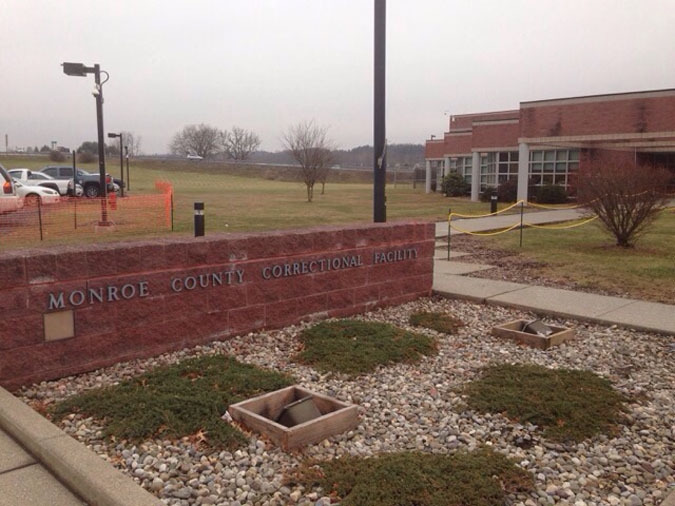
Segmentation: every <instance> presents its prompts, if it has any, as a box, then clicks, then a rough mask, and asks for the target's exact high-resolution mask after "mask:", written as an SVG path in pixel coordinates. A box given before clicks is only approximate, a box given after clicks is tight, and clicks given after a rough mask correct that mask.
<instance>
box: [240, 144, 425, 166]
mask: <svg viewBox="0 0 675 506" xmlns="http://www.w3.org/2000/svg"><path fill="white" fill-rule="evenodd" d="M334 154H335V164H336V165H340V166H342V167H364V168H365V167H372V165H373V147H372V146H358V147H355V148H352V149H336V150H335V151H334ZM248 161H250V162H254V163H278V164H294V163H295V161H294V160H293V159H292V158H291V157H290V156H289V155H288V153H286V152H285V151H275V152H271V151H257V152H255V153H253V154H252V155H251V157H250V159H249V160H248ZM416 163H418V164H420V166H422V165H424V145H422V144H389V145H388V146H387V165H388V166H389V167H394V166H395V165H396V164H399V165H400V166H401V168H404V167H405V166H406V165H407V166H408V167H409V168H410V169H412V168H413V167H414V166H415V164H416Z"/></svg>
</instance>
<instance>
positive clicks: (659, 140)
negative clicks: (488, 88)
mask: <svg viewBox="0 0 675 506" xmlns="http://www.w3.org/2000/svg"><path fill="white" fill-rule="evenodd" d="M448 126H449V128H448V132H446V133H445V135H444V137H443V141H439V140H433V141H427V144H426V150H425V158H427V159H436V160H438V159H441V158H445V157H456V156H464V155H466V154H467V153H471V152H472V151H482V150H483V151H497V150H502V149H501V148H515V147H516V146H518V144H519V143H521V142H523V143H530V144H533V145H532V146H531V148H532V149H536V146H534V144H537V143H541V145H542V146H545V148H544V149H546V148H550V147H551V146H553V147H555V146H558V144H556V140H557V138H562V139H561V140H560V142H561V143H564V144H560V145H559V146H562V147H569V148H577V149H604V150H624V151H631V152H633V151H634V150H633V148H634V147H637V148H639V149H638V151H639V150H640V149H644V150H651V151H658V150H659V148H663V147H664V146H666V147H668V148H672V147H673V145H674V144H675V135H673V132H675V90H657V91H646V92H634V93H623V94H611V95H598V96H590V97H573V98H563V99H553V100H541V101H535V102H521V104H520V109H519V110H513V111H497V112H488V113H478V114H461V115H455V116H451V117H450V121H449V125H448ZM460 133H461V136H460V135H459V134H460ZM453 134H457V135H453ZM649 134H656V135H655V136H654V138H651V137H650V136H649ZM570 138H572V139H570ZM542 139H543V140H542ZM636 140H641V141H642V140H644V142H646V143H647V145H638V146H633V145H631V144H627V143H630V142H631V141H636ZM570 142H571V144H570ZM594 142H605V143H615V145H606V144H605V145H603V146H594V145H592V143H594ZM649 143H652V144H653V145H649ZM669 150H670V149H664V151H669Z"/></svg>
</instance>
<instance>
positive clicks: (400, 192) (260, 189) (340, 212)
mask: <svg viewBox="0 0 675 506" xmlns="http://www.w3.org/2000/svg"><path fill="white" fill-rule="evenodd" d="M115 162H116V160H115V161H111V160H110V159H109V160H108V165H107V166H108V172H109V173H111V174H112V175H113V176H115V177H119V165H118V164H117V163H115ZM0 163H2V164H3V165H4V167H5V168H7V169H10V168H19V167H26V168H29V169H39V168H42V167H44V166H45V165H68V164H69V163H70V162H63V163H56V162H50V161H48V160H47V158H46V157H26V156H24V157H10V156H7V157H4V156H0ZM142 163H143V162H142V160H139V162H138V163H137V164H136V163H132V165H131V171H130V172H131V189H132V191H131V194H132V195H138V194H147V193H154V192H156V190H155V182H156V181H158V180H165V181H170V182H171V183H173V186H174V192H175V199H174V203H175V213H174V219H175V227H174V228H175V230H176V231H177V232H184V233H188V232H191V231H192V227H193V203H194V202H196V201H200V202H204V204H205V206H206V229H207V233H208V232H209V231H255V230H274V229H284V228H299V227H307V226H316V225H322V224H339V223H353V222H370V221H372V192H373V189H372V185H371V184H359V183H341V184H338V183H331V182H330V180H329V182H328V184H327V185H326V194H325V195H321V194H320V193H321V191H320V190H321V188H320V187H317V188H316V189H315V198H314V202H312V203H308V202H307V201H306V191H305V187H304V185H303V184H302V183H300V182H283V181H273V180H267V179H263V178H255V177H250V178H249V177H238V176H231V175H225V174H223V175H219V174H214V173H213V170H207V168H206V167H205V169H204V171H203V172H198V169H197V170H195V169H194V167H191V168H190V172H179V171H176V170H157V169H149V168H144V167H143V166H142ZM78 166H80V167H81V168H83V169H84V170H87V171H89V172H97V171H98V165H97V164H96V163H89V164H78ZM197 167H198V166H197ZM449 207H452V209H453V211H457V212H464V213H481V212H487V211H488V210H489V204H488V203H481V202H470V201H469V200H468V199H464V198H446V197H443V196H442V195H440V194H436V193H433V194H425V193H424V188H423V185H418V187H417V189H413V188H412V186H411V185H410V184H405V185H404V184H399V185H397V187H394V186H393V185H391V184H390V185H388V187H387V217H388V219H389V220H396V219H404V218H417V219H430V220H432V219H433V220H444V219H446V217H447V212H448V208H449ZM116 236H117V237H122V236H123V232H122V231H121V229H120V230H119V231H118V233H117V234H116ZM77 240H81V238H77Z"/></svg>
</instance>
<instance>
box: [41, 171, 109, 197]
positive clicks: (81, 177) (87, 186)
mask: <svg viewBox="0 0 675 506" xmlns="http://www.w3.org/2000/svg"><path fill="white" fill-rule="evenodd" d="M40 172H41V173H43V174H47V175H49V176H52V177H54V178H56V179H69V178H70V179H73V168H72V167H68V166H64V167H62V166H55V165H50V166H47V167H43V168H42V169H40ZM105 180H106V185H107V188H108V192H112V191H115V188H114V183H113V179H112V177H111V176H110V174H106V179H105ZM77 183H78V184H80V185H82V188H83V190H84V195H85V196H86V197H98V196H101V195H102V194H103V192H102V191H101V188H100V180H99V175H98V174H90V173H89V172H87V171H85V170H82V169H77Z"/></svg>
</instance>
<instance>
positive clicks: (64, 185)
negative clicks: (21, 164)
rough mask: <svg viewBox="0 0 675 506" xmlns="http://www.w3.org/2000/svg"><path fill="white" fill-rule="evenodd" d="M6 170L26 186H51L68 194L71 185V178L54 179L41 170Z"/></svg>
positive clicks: (60, 192)
mask: <svg viewBox="0 0 675 506" xmlns="http://www.w3.org/2000/svg"><path fill="white" fill-rule="evenodd" d="M8 172H9V175H10V176H12V177H13V178H14V179H16V180H17V181H20V182H22V183H23V184H25V185H26V186H43V187H45V188H51V189H52V190H56V191H57V192H59V194H61V195H69V193H68V190H69V189H72V187H73V179H72V178H69V179H67V178H62V179H56V178H54V177H52V176H50V175H48V174H45V173H43V172H34V171H32V170H30V169H10V170H9V171H8ZM78 186H80V185H78ZM80 188H81V186H80ZM80 196H82V193H80V194H79V195H78V197H80Z"/></svg>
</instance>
